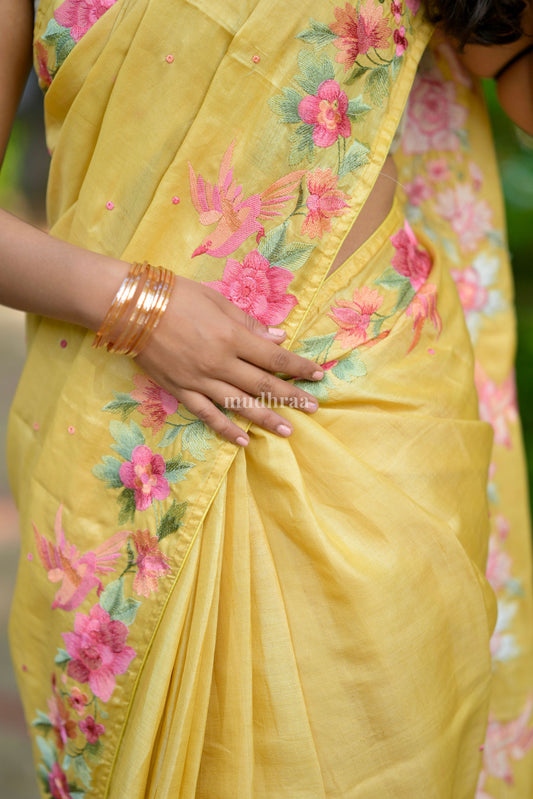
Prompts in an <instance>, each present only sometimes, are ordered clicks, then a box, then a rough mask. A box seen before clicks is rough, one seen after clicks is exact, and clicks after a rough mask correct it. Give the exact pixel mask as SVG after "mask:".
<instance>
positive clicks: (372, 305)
mask: <svg viewBox="0 0 533 799" xmlns="http://www.w3.org/2000/svg"><path fill="white" fill-rule="evenodd" d="M382 304H383V297H382V296H381V295H380V293H379V292H378V291H377V290H376V289H371V288H368V286H363V288H362V289H356V290H355V291H354V293H353V298H352V300H337V305H333V306H332V307H331V310H332V312H333V313H331V314H329V316H330V317H331V319H333V320H334V321H335V322H336V324H337V325H338V326H339V330H338V332H337V333H335V338H337V339H339V340H340V342H341V344H342V346H343V347H346V348H351V347H358V346H359V345H360V344H362V343H363V342H365V341H366V339H367V330H368V326H369V324H370V321H371V319H372V316H373V315H374V314H375V312H376V311H377V310H378V308H381V305H382Z"/></svg>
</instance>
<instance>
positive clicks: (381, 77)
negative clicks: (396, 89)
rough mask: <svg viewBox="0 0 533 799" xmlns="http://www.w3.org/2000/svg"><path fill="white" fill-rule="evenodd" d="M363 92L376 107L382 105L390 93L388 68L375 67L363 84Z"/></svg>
mask: <svg viewBox="0 0 533 799" xmlns="http://www.w3.org/2000/svg"><path fill="white" fill-rule="evenodd" d="M365 91H366V92H368V93H369V94H370V96H371V97H372V100H373V101H374V103H375V104H376V105H378V106H380V107H381V106H382V105H383V100H384V99H385V98H386V97H388V96H389V91H390V72H389V67H388V66H384V67H375V68H374V69H373V70H372V71H371V72H370V75H368V77H367V79H366V83H365Z"/></svg>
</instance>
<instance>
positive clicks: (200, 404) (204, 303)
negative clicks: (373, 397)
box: [136, 277, 323, 446]
mask: <svg viewBox="0 0 533 799" xmlns="http://www.w3.org/2000/svg"><path fill="white" fill-rule="evenodd" d="M270 331H274V332H270ZM277 333H278V334H276V328H267V327H265V325H262V324H261V323H260V322H258V321H257V320H255V319H254V318H253V317H251V316H249V315H248V314H246V313H245V312H244V311H241V310H240V309H239V308H237V307H236V306H235V305H233V303H231V302H229V300H227V299H226V298H225V297H223V296H222V295H221V294H219V293H218V292H217V291H215V290H214V289H212V288H210V287H209V286H204V285H202V284H201V283H196V282H195V281H194V280H188V279H187V278H184V277H177V278H176V283H175V287H174V291H173V294H172V297H171V300H170V303H169V306H168V308H167V310H166V311H165V314H164V316H163V318H162V320H161V322H160V324H159V325H158V327H157V328H156V330H155V332H154V333H153V334H152V336H151V338H150V340H149V342H148V344H147V346H146V347H145V349H144V351H143V352H142V353H141V354H140V355H139V356H138V357H137V358H136V360H137V362H138V363H139V365H140V366H141V367H142V368H143V369H144V371H145V372H146V373H147V374H148V375H149V376H150V377H151V378H152V379H153V380H155V381H156V382H157V383H158V384H159V385H160V386H161V387H162V388H164V389H165V391H168V392H169V393H170V394H172V395H173V396H174V397H176V399H177V400H179V401H180V402H182V403H183V404H184V405H185V407H186V408H188V410H189V411H191V412H192V413H194V414H195V415H196V416H198V418H199V419H201V420H202V421H203V422H205V424H207V425H208V426H209V427H211V428H212V429H213V430H214V431H215V432H216V433H218V434H219V435H221V436H223V437H224V438H227V439H229V440H230V441H233V442H234V443H236V444H241V445H243V446H244V445H246V444H247V443H248V440H249V439H248V436H247V435H246V433H245V432H244V431H243V430H242V429H241V428H240V427H239V426H238V425H237V424H235V423H234V422H232V421H231V420H230V419H228V417H227V416H226V415H225V414H224V413H223V412H222V411H221V410H220V409H219V408H217V407H216V405H220V406H222V407H225V408H233V409H234V410H237V411H238V413H239V414H240V415H241V416H243V417H245V418H247V419H250V421H252V422H255V423H256V424H258V425H260V426H261V427H264V428H265V429H267V430H270V431H272V432H274V433H277V434H278V435H281V436H288V435H290V433H291V432H292V427H291V425H290V423H289V422H288V421H287V420H286V419H285V418H284V417H283V416H280V415H279V414H278V413H275V412H274V411H273V410H272V409H270V408H269V407H267V406H265V405H263V404H262V403H261V402H260V401H257V400H256V399H255V398H257V397H266V398H267V399H268V400H269V401H270V399H275V400H276V401H277V402H278V404H280V405H282V404H288V405H290V407H297V408H300V409H302V410H305V411H307V412H313V411H314V410H316V409H317V408H318V403H317V401H316V399H315V398H314V397H313V396H311V395H310V394H307V393H306V392H305V391H302V390H301V389H300V388H298V387H297V386H294V385H293V384H292V383H289V382H287V381H285V380H281V379H280V378H278V377H276V376H275V374H274V373H275V372H279V373H282V374H287V375H291V376H292V377H299V378H303V379H305V380H319V379H320V378H321V377H322V375H323V372H322V370H321V369H320V368H319V367H317V365H316V364H315V363H313V362H312V361H309V360H307V359H305V358H301V357H300V356H299V355H295V354H294V353H292V352H289V351H288V350H286V349H283V348H282V347H280V346H279V343H280V342H281V341H283V340H284V338H285V334H284V332H283V331H282V330H279V331H277Z"/></svg>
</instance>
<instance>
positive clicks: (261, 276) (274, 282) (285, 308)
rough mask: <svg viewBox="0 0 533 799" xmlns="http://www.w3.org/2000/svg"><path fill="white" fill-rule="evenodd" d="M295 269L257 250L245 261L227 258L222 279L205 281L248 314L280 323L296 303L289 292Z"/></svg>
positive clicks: (269, 322)
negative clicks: (286, 266)
mask: <svg viewBox="0 0 533 799" xmlns="http://www.w3.org/2000/svg"><path fill="white" fill-rule="evenodd" d="M292 279H293V274H292V272H289V270H288V269H283V268H282V267H281V266H271V265H270V262H269V261H268V260H267V259H266V258H265V257H264V256H263V255H261V253H260V252H258V251H257V250H253V251H252V252H250V253H248V255H247V256H246V257H245V258H244V260H243V262H242V264H241V263H239V261H235V260H234V259H233V258H228V260H227V262H226V266H225V268H224V273H223V275H222V280H214V281H211V282H209V283H205V285H206V286H211V288H213V289H216V291H220V293H221V294H223V295H224V297H226V299H228V300H230V301H231V302H233V303H234V304H235V305H237V306H238V307H239V308H241V309H242V310H243V311H246V313H247V314H249V315H250V316H253V317H254V318H255V319H258V320H259V322H262V323H263V324H264V325H279V324H280V322H283V320H284V319H285V318H286V316H287V314H288V313H289V311H290V310H291V309H292V308H294V306H295V305H297V303H298V300H297V299H296V297H295V296H294V294H287V286H288V285H289V283H290V282H291V280H292Z"/></svg>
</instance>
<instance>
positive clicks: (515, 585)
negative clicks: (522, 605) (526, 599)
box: [505, 577, 525, 597]
mask: <svg viewBox="0 0 533 799" xmlns="http://www.w3.org/2000/svg"><path fill="white" fill-rule="evenodd" d="M505 587H506V588H507V590H508V591H509V593H510V594H512V595H513V596H521V597H523V596H525V594H524V588H523V586H522V583H521V581H520V580H519V579H518V578H517V577H510V578H509V579H508V580H506V581H505Z"/></svg>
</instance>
